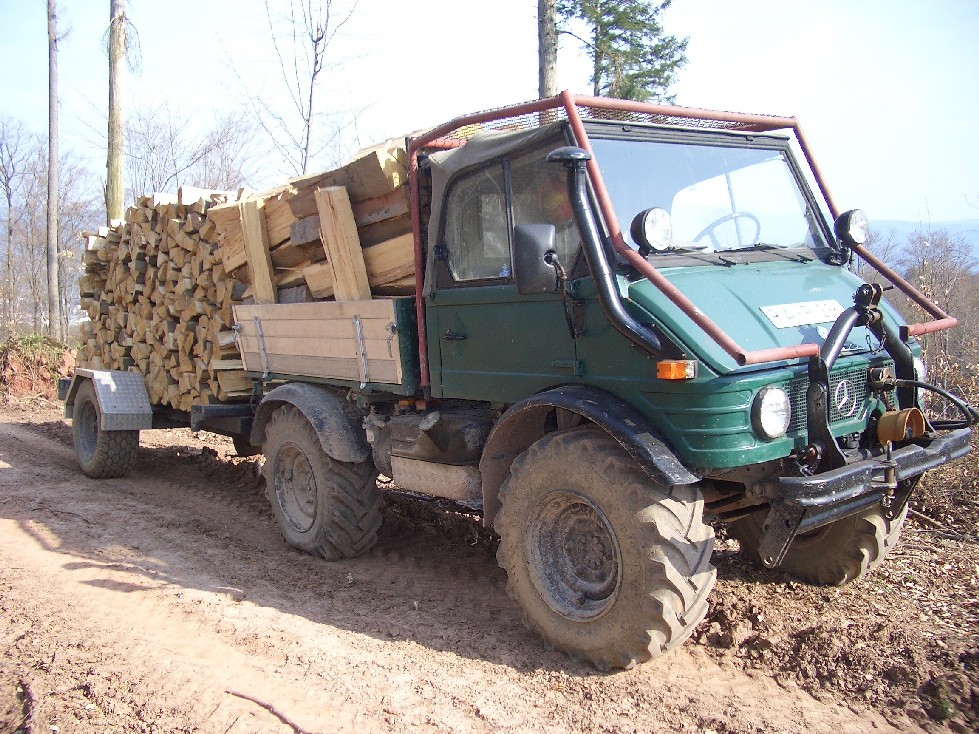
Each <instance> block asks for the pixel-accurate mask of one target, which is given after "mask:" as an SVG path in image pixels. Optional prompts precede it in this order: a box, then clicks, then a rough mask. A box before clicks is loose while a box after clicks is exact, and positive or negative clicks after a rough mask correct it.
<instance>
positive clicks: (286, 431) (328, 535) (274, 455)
mask: <svg viewBox="0 0 979 734" xmlns="http://www.w3.org/2000/svg"><path fill="white" fill-rule="evenodd" d="M263 452H264V453H265V467H264V470H263V471H264V474H265V482H266V490H265V491H266V494H267V496H268V498H269V500H270V501H271V503H272V511H273V513H274V514H275V519H276V522H278V524H279V529H280V530H281V531H282V535H283V536H284V537H285V539H286V542H288V543H289V544H290V545H293V546H295V547H296V548H299V549H300V550H304V551H306V552H308V553H314V554H318V555H321V556H322V557H323V558H325V559H327V560H329V561H336V560H339V559H341V558H353V557H355V556H359V555H361V554H363V553H365V552H367V551H368V550H370V549H371V548H372V547H373V546H374V544H375V543H376V542H377V531H378V528H380V526H381V495H380V492H379V491H378V489H377V482H376V479H377V471H376V470H375V469H374V464H373V462H372V461H371V460H370V459H367V460H366V461H362V462H360V463H356V464H355V463H346V462H340V461H335V460H334V459H332V458H330V457H329V456H328V455H327V454H326V453H325V452H324V451H323V447H322V445H321V444H320V440H319V437H318V436H317V435H316V431H314V430H313V427H312V426H311V425H310V423H309V421H308V420H306V417H305V416H304V415H303V414H302V413H301V412H300V411H299V410H298V409H297V408H295V407H293V406H291V405H284V406H283V407H281V408H279V409H278V410H276V411H275V412H274V413H273V414H272V417H271V419H270V420H269V422H268V426H267V427H266V431H265V443H264V444H263Z"/></svg>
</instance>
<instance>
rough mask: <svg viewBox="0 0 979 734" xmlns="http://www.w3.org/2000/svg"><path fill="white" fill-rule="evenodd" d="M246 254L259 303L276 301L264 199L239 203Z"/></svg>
mask: <svg viewBox="0 0 979 734" xmlns="http://www.w3.org/2000/svg"><path fill="white" fill-rule="evenodd" d="M239 208H240V210H241V229H242V234H243V235H244V240H245V254H246V256H247V258H248V268H249V270H250V271H251V276H252V291H253V293H254V294H255V301H256V302H257V303H275V282H274V281H273V279H272V258H271V257H270V256H269V248H268V236H267V234H266V231H265V218H264V217H263V216H262V200H261V199H249V200H247V201H243V202H241V204H239Z"/></svg>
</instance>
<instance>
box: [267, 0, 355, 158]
mask: <svg viewBox="0 0 979 734" xmlns="http://www.w3.org/2000/svg"><path fill="white" fill-rule="evenodd" d="M339 6H340V3H339V2H336V0H289V3H288V8H287V9H286V11H285V12H284V14H282V15H276V16H273V12H272V6H271V4H270V3H269V0H266V2H265V11H266V17H267V18H268V24H269V34H270V38H271V40H272V44H273V47H274V48H275V53H276V56H277V58H278V60H279V64H278V65H279V68H280V70H281V73H282V82H283V85H284V87H285V89H286V91H287V92H288V96H289V103H290V104H289V108H288V109H286V110H280V109H277V108H276V107H275V106H273V105H271V104H268V103H266V102H265V101H264V100H263V99H262V95H258V94H252V95H249V98H250V101H251V104H252V105H253V107H252V110H253V112H254V114H255V119H256V120H257V121H258V124H259V125H260V126H261V127H262V129H263V130H264V131H265V132H266V133H267V134H268V136H269V138H270V139H271V141H272V144H273V145H274V146H275V148H276V149H277V150H278V151H279V153H280V154H281V155H282V157H283V158H284V159H285V160H286V161H287V162H288V163H289V165H290V166H291V167H292V168H293V169H294V170H295V172H296V173H299V174H304V173H306V172H307V171H308V169H309V164H310V161H311V160H312V159H313V158H314V157H315V156H317V155H319V154H320V153H321V152H322V151H323V150H324V149H325V148H326V146H327V145H328V143H329V141H328V140H327V141H324V140H323V135H322V134H321V127H322V121H323V118H324V114H323V113H322V112H321V111H320V109H319V98H318V96H317V85H318V84H319V82H320V81H321V75H322V73H323V71H324V70H325V69H326V68H327V65H326V61H327V51H328V50H329V47H330V44H331V43H332V42H333V40H334V39H335V38H336V36H337V34H338V33H339V32H340V30H342V28H343V27H344V25H346V23H347V22H348V21H349V20H350V18H351V17H352V15H353V13H354V11H355V10H356V7H357V6H356V2H355V3H354V4H353V5H352V6H350V8H349V9H348V10H338V8H339ZM338 134H339V131H338V130H334V131H333V138H335V137H336V136H337V135H338Z"/></svg>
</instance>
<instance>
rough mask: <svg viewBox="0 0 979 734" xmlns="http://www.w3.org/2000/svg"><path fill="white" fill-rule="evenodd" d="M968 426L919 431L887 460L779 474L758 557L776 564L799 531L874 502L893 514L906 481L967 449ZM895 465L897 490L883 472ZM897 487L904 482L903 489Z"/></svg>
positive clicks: (899, 505)
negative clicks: (799, 474)
mask: <svg viewBox="0 0 979 734" xmlns="http://www.w3.org/2000/svg"><path fill="white" fill-rule="evenodd" d="M971 438H972V430H971V429H969V428H960V429H957V430H954V431H949V432H948V433H945V434H942V435H941V436H923V437H922V438H919V439H917V440H916V441H915V442H914V443H913V444H910V445H908V446H904V447H902V448H900V449H896V450H894V451H893V452H892V453H891V456H890V460H889V461H887V460H885V459H884V457H880V458H874V459H865V460H863V461H857V462H854V463H853V464H847V465H846V466H842V467H840V468H838V469H833V470H831V471H827V472H823V473H822V474H814V475H812V476H802V477H782V478H781V479H779V485H780V491H779V494H778V497H777V498H773V499H772V502H771V506H772V509H771V512H770V513H769V516H768V520H767V522H766V529H765V532H764V534H763V535H762V537H761V543H760V545H759V548H758V551H759V555H760V556H761V560H762V563H764V564H765V565H766V566H768V567H769V568H771V567H774V566H777V565H778V564H779V563H781V562H782V559H783V558H784V557H785V554H786V552H787V551H788V549H789V546H790V545H791V544H792V541H793V539H794V538H795V536H796V535H798V534H799V533H804V532H807V531H809V530H814V529H815V528H819V527H822V526H824V525H828V524H829V523H831V522H835V521H836V520H839V519H841V518H844V517H847V516H849V515H853V514H855V513H857V512H860V511H861V510H864V509H866V508H868V507H872V506H874V505H881V506H883V507H884V509H885V511H887V512H889V513H892V514H893V515H895V516H896V514H897V513H899V512H900V511H901V509H902V508H903V507H904V504H905V503H906V502H907V498H908V495H909V494H910V491H911V488H912V487H913V483H912V482H909V481H906V480H911V479H913V478H914V477H917V476H919V475H920V474H922V473H923V472H926V471H928V470H929V469H934V468H935V467H936V466H941V465H942V464H946V463H948V462H949V461H952V460H954V459H958V458H960V457H962V456H965V455H966V454H968V453H969V444H970V440H971ZM888 466H893V468H894V473H895V475H896V479H897V481H898V485H899V489H898V490H897V492H895V491H894V490H893V488H892V487H890V486H889V485H888V482H887V481H886V480H885V478H884V472H885V469H886V468H888ZM901 487H904V488H906V489H905V491H904V492H903V493H902V491H901Z"/></svg>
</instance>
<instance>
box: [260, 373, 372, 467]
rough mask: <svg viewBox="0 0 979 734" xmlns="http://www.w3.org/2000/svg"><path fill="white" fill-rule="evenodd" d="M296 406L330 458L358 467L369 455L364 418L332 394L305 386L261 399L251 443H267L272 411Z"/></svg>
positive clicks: (283, 388)
mask: <svg viewBox="0 0 979 734" xmlns="http://www.w3.org/2000/svg"><path fill="white" fill-rule="evenodd" d="M286 404H288V405H292V406H295V407H296V408H297V409H298V410H299V412H301V413H302V414H303V415H304V416H305V417H306V420H308V421H309V423H310V425H311V426H312V427H313V430H315V431H316V435H317V436H318V437H319V439H320V445H321V446H322V447H323V451H324V452H326V454H327V456H329V457H330V458H331V459H334V460H336V461H342V462H345V463H359V462H361V461H363V460H364V459H366V458H367V457H368V456H369V455H370V446H369V445H368V443H367V435H366V434H365V433H364V428H363V425H362V424H361V416H360V414H359V413H358V412H357V410H356V409H355V408H354V406H352V405H351V404H350V403H348V402H347V401H346V400H344V399H343V398H341V397H340V396H338V395H337V394H336V393H335V392H333V391H332V390H329V389H327V388H325V387H320V386H319V385H310V384H308V383H305V382H290V383H288V384H286V385H280V386H279V387H277V388H275V389H274V390H272V391H271V392H269V394H268V395H266V396H265V397H264V398H262V402H261V403H260V404H259V406H258V410H257V411H256V412H255V420H254V422H253V423H252V433H251V438H250V440H251V443H252V445H253V446H261V445H262V444H263V443H264V442H265V427H266V425H267V424H268V422H269V418H271V417H272V413H273V411H275V409H276V408H279V407H281V406H282V405H286Z"/></svg>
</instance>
